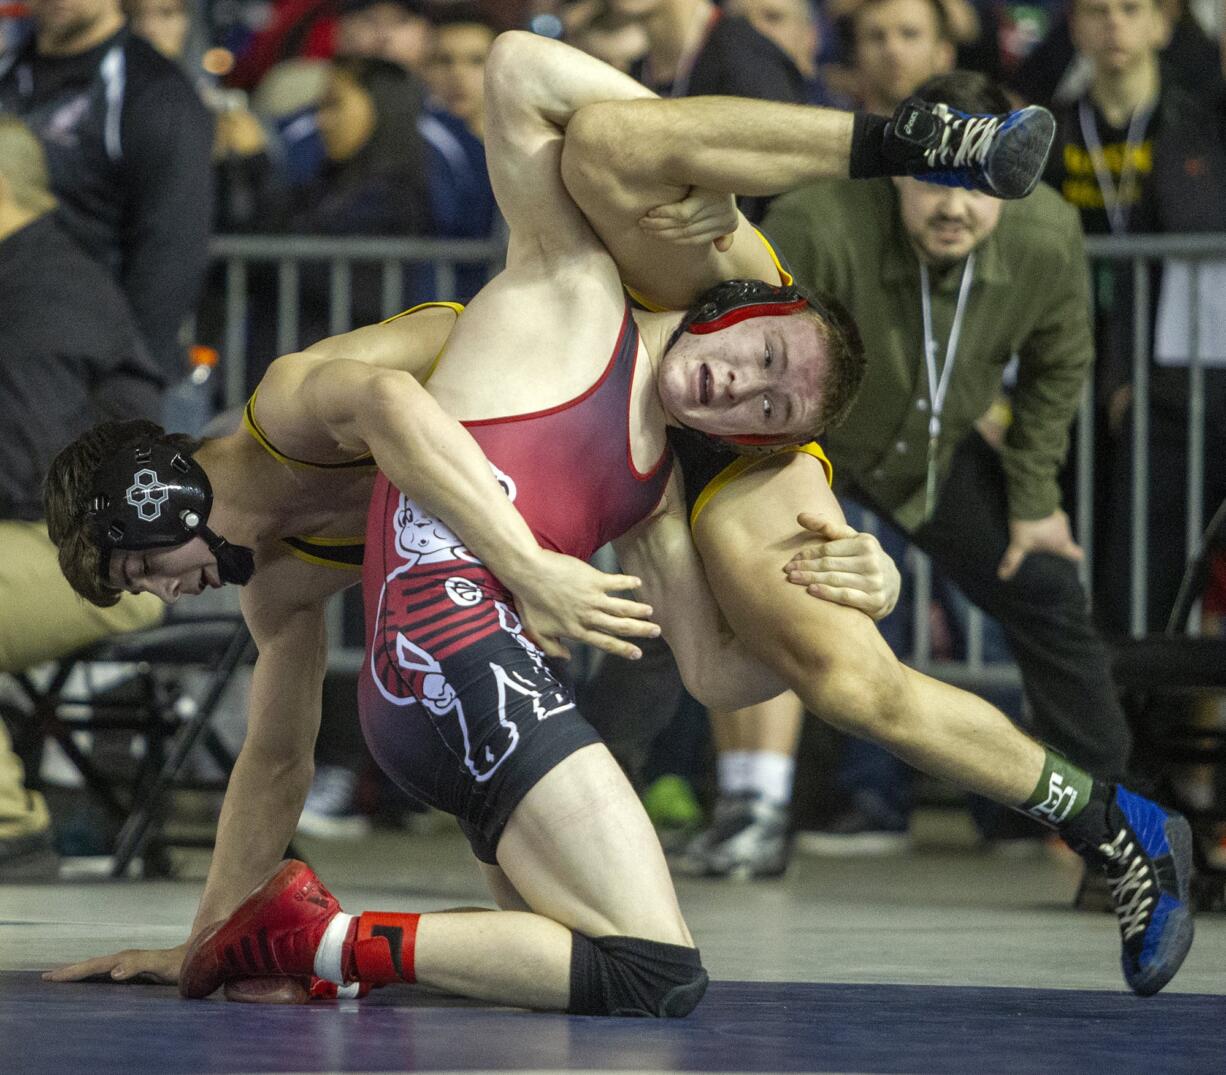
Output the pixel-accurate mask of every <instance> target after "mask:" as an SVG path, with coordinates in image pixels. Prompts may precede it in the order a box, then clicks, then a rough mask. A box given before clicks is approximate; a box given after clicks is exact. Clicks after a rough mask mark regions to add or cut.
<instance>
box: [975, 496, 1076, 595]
mask: <svg viewBox="0 0 1226 1075" xmlns="http://www.w3.org/2000/svg"><path fill="white" fill-rule="evenodd" d="M1032 552H1049V553H1052V554H1053V555H1054V556H1063V557H1064V558H1065V559H1066V560H1072V561H1073V563H1075V564H1077V563H1080V562H1081V560H1082V558H1083V557H1084V556H1085V553H1083V552H1082V551H1081V546H1080V545H1078V544H1077V542H1075V541H1074V540H1073V532H1072V531H1071V530H1070V529H1069V524H1068V516H1067V515H1066V514H1065V513H1064V512H1062V511H1060V510H1059V509H1058V508H1057V509H1056V510H1055V511H1053V512H1052V513H1051V514H1050V515H1045V516H1044V517H1043V518H1042V519H1010V520H1009V547H1008V548H1007V549H1005V555H1004V556H1003V557H1002V558H1001V561H1000V566H999V567H998V568H997V569H996V574H997V575H998V576H999V577H1000V578H1002V579H1004V580H1005V581H1008V580H1009V579H1011V578H1013V576H1014V575H1016V574H1017V569H1018V568H1019V567H1021V566H1022V561H1023V560H1025V559H1026V557H1027V555H1029V554H1030V553H1032Z"/></svg>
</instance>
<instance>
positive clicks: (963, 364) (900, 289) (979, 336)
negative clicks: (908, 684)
mask: <svg viewBox="0 0 1226 1075" xmlns="http://www.w3.org/2000/svg"><path fill="white" fill-rule="evenodd" d="M920 95H921V96H925V97H932V99H940V100H949V101H951V102H953V104H954V107H957V108H960V109H967V110H969V111H980V110H984V111H991V109H990V108H988V107H987V106H988V105H989V104H991V105H992V106H993V107H996V106H997V104H998V103H999V104H1002V105H1003V103H1004V101H1005V99H1004V97H1003V96H1002V95H1001V94H1000V91H999V90H997V89H996V87H995V86H993V85H992V84H991V83H990V82H989V81H988V80H987V79H986V78H984V77H982V76H979V75H972V74H969V73H965V72H960V73H955V74H953V75H947V76H939V77H938V78H935V79H933V80H931V81H930V82H929V83H927V84H926V86H925V87H922V88H921V91H920ZM763 229H764V231H765V232H766V234H767V235H768V236H769V237H770V239H771V240H772V242H773V243H774V244H775V246H776V248H777V249H778V251H779V252H780V254H781V255H782V257H783V258H784V259H785V261H786V262H787V263H788V266H789V268H790V269H791V270H792V272H793V273H794V275H795V277H796V280H797V282H798V283H800V284H801V285H803V286H805V287H809V288H812V289H815V290H817V291H819V292H823V293H827V294H831V295H833V296H835V297H836V298H838V299H839V300H840V301H841V302H843V303H844V304H845V305H847V307H848V308H849V309H850V310H851V312H852V314H853V316H854V317H855V319H856V321H857V323H858V324H859V326H860V330H861V333H862V335H863V337H864V344H865V350H866V353H867V355H868V372H867V375H866V377H865V381H864V385H863V387H862V389H861V391H860V394H859V397H858V399H857V402H856V403H855V405H854V407H853V409H852V411H851V413H850V415H849V416H848V419H847V421H846V422H845V423H844V424H843V425H842V426H840V427H839V428H838V429H835V430H831V431H829V432H827V434H826V435H825V438H824V440H823V446H824V447H825V449H826V451H827V453H828V454H829V456H830V458H831V460H832V461H833V463H834V472H835V481H836V489H837V491H838V492H839V494H840V496H843V495H850V496H851V497H852V498H854V499H856V500H858V501H859V502H860V503H862V504H864V505H865V506H866V507H868V508H870V509H871V510H873V511H875V512H876V513H877V514H879V515H880V516H881V517H882V518H883V519H885V520H886V521H887V522H889V523H892V524H894V525H895V526H897V527H898V528H899V529H901V530H902V531H904V532H905V533H906V534H907V535H908V537H909V538H910V539H911V541H913V542H914V544H916V545H917V546H919V547H920V548H921V549H923V550H924V551H925V552H927V553H928V554H929V555H930V556H931V557H932V559H933V561H934V565H935V566H936V567H938V568H939V569H940V570H941V571H942V572H943V573H944V574H945V576H946V577H948V578H949V579H951V580H952V581H953V582H955V583H956V584H957V585H958V586H960V587H961V588H962V590H963V591H964V592H965V594H966V595H967V597H969V598H970V600H971V601H972V602H974V603H975V604H977V605H978V606H979V607H980V608H981V609H983V611H984V612H986V613H988V614H989V615H990V616H992V617H994V618H995V619H997V620H998V621H999V622H1000V623H1001V624H1002V626H1003V627H1004V630H1005V634H1006V637H1007V639H1008V642H1009V644H1010V646H1011V648H1012V651H1013V654H1014V656H1015V658H1016V660H1017V662H1018V665H1019V666H1020V668H1021V672H1022V678H1023V683H1024V687H1025V691H1026V696H1027V698H1028V700H1029V702H1030V707H1031V711H1032V713H1033V722H1034V726H1033V731H1034V733H1035V734H1036V735H1037V736H1038V738H1039V739H1041V740H1043V741H1045V742H1047V743H1049V744H1051V745H1052V746H1054V747H1056V748H1057V749H1059V750H1061V751H1064V752H1065V753H1067V755H1068V756H1069V757H1070V758H1074V759H1076V760H1077V762H1078V763H1079V764H1081V765H1084V766H1085V767H1086V768H1088V769H1089V770H1090V771H1092V772H1094V773H1096V774H1098V775H1100V776H1102V777H1104V778H1109V779H1118V778H1119V777H1120V776H1121V775H1122V774H1123V772H1124V769H1125V766H1126V763H1127V760H1128V753H1129V748H1130V737H1129V732H1128V727H1127V724H1126V722H1125V719H1124V715H1123V713H1122V711H1121V709H1120V706H1119V703H1118V700H1117V698H1116V695H1115V691H1114V687H1113V684H1112V681H1111V677H1110V673H1109V668H1108V660H1107V654H1106V650H1105V648H1104V646H1103V644H1102V642H1101V641H1100V639H1099V638H1098V636H1097V635H1096V634H1095V632H1094V630H1093V628H1092V626H1091V624H1090V619H1089V615H1088V609H1087V602H1086V597H1085V593H1084V591H1083V589H1082V586H1081V583H1080V581H1079V579H1078V574H1077V567H1076V564H1077V562H1078V561H1079V560H1080V559H1081V556H1082V553H1081V550H1080V548H1078V546H1077V545H1076V543H1075V542H1074V540H1073V537H1072V534H1071V533H1070V529H1069V521H1068V517H1067V516H1066V515H1065V513H1064V512H1063V511H1062V510H1061V507H1060V490H1059V487H1058V484H1057V473H1058V471H1059V469H1060V466H1061V464H1062V463H1063V460H1064V457H1065V452H1066V449H1067V446H1068V429H1069V425H1070V422H1071V420H1072V418H1073V415H1074V412H1075V411H1076V408H1077V404H1078V401H1079V399H1080V397H1081V391H1082V386H1083V384H1084V382H1085V379H1086V376H1087V374H1088V372H1089V369H1090V365H1091V363H1092V361H1093V344H1092V337H1091V330H1090V322H1089V313H1088V311H1089V303H1088V297H1087V270H1086V261H1085V255H1084V252H1083V248H1082V231H1081V226H1080V222H1079V220H1078V219H1077V216H1076V213H1075V212H1071V211H1070V207H1069V206H1067V205H1065V204H1063V203H1062V201H1061V199H1060V197H1059V196H1058V195H1057V194H1056V193H1055V191H1053V190H1051V189H1050V188H1048V187H1045V186H1040V187H1039V188H1038V189H1037V190H1036V191H1035V192H1034V193H1033V194H1031V195H1030V196H1029V197H1028V198H1025V199H1023V200H1021V201H1017V202H1011V203H1008V204H1006V203H1003V202H1001V201H997V200H992V199H988V198H985V197H982V196H980V195H977V194H974V193H970V192H967V191H962V190H958V191H955V190H952V189H948V188H941V187H936V186H932V185H925V184H921V183H917V182H915V181H913V180H910V179H901V180H889V179H883V180H874V181H871V182H866V183H849V182H842V181H832V182H819V183H813V184H810V185H808V186H806V187H802V188H800V189H799V190H796V191H793V192H791V193H788V194H785V195H783V196H781V197H779V198H777V199H776V200H775V202H774V204H773V205H772V207H771V210H770V212H769V214H768V216H767V218H766V220H765V221H764V224H763ZM1014 355H1016V356H1017V357H1018V365H1017V379H1016V384H1015V386H1014V388H1013V393H1012V400H1011V402H1012V408H1011V409H1012V420H1011V422H1010V424H1009V425H1008V428H1007V430H1006V431H1005V433H1004V437H1003V443H1002V444H1001V445H1000V447H999V449H997V448H994V447H992V446H991V445H989V444H988V442H987V441H985V440H984V438H983V436H981V435H980V433H979V432H978V431H977V429H976V420H977V419H979V418H980V417H981V416H983V415H984V414H985V412H987V411H988V410H989V408H990V407H991V406H992V404H993V401H994V400H995V399H996V397H997V396H998V394H999V392H1000V388H1001V382H1002V375H1003V373H1004V371H1005V367H1006V366H1007V365H1008V364H1009V361H1010V359H1011V357H1012V356H1014ZM729 719H731V720H735V716H734V717H732V718H729ZM744 723H746V724H748V722H744ZM768 724H769V722H767V724H764V723H763V721H762V720H761V719H760V716H759V718H758V720H757V722H756V724H755V725H754V728H755V731H754V732H753V734H754V735H756V736H760V737H763V739H764V741H765V739H766V738H769V737H770V735H771V731H770V729H769V727H768V726H767V725H768ZM725 738H726V737H725ZM737 738H744V735H743V734H742V735H740V736H739V737H737ZM854 749H855V750H856V751H857V752H860V751H866V752H874V757H873V758H871V759H868V758H861V757H858V756H857V758H856V759H855V763H854V764H855V768H856V770H857V771H860V772H867V773H871V774H872V781H873V784H874V787H873V788H872V791H873V793H874V795H873V799H874V801H876V802H879V803H880V802H884V804H885V806H886V807H887V808H888V811H890V812H892V813H893V815H894V817H893V819H892V820H891V821H890V822H889V823H886V822H883V821H881V820H880V819H877V820H876V821H875V822H874V819H873V818H871V817H870V818H867V819H866V818H861V819H860V821H859V822H857V826H858V828H857V831H855V832H850V831H848V832H843V831H842V826H840V835H845V836H851V835H855V836H861V835H870V836H878V835H883V834H884V833H885V830H887V829H889V830H893V831H897V827H898V826H901V827H902V828H903V829H905V823H906V814H907V813H908V812H909V806H910V803H909V793H908V790H909V789H908V784H907V776H906V772H905V769H904V767H903V766H902V765H901V763H899V762H897V761H896V760H895V759H894V758H893V757H891V756H889V755H886V754H885V753H884V752H883V751H880V750H879V748H877V747H873V746H870V745H868V744H859V743H857V744H856V745H855V747H854ZM879 830H880V831H879ZM842 842H843V843H849V842H850V841H842ZM716 872H719V871H716Z"/></svg>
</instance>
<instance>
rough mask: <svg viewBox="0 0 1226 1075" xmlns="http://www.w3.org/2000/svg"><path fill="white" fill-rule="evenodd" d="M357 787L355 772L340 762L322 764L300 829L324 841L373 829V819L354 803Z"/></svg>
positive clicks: (341, 838)
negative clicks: (371, 827)
mask: <svg viewBox="0 0 1226 1075" xmlns="http://www.w3.org/2000/svg"><path fill="white" fill-rule="evenodd" d="M357 789H358V777H357V774H356V773H354V772H351V771H350V770H349V769H346V768H344V767H342V766H339V765H321V766H319V768H318V769H316V770H315V779H314V780H313V781H312V782H311V790H310V792H309V794H308V795H307V799H306V804H305V805H304V806H303V808H302V816H301V817H299V818H298V831H299V832H300V833H302V835H303V836H315V837H318V838H319V839H321V840H348V839H354V838H356V837H359V836H365V835H366V834H367V833H368V832H370V818H369V817H367V816H366V815H365V814H363V813H361V812H360V811H359V810H358V809H357V808H356V806H355V805H354V801H355V799H356V797H357Z"/></svg>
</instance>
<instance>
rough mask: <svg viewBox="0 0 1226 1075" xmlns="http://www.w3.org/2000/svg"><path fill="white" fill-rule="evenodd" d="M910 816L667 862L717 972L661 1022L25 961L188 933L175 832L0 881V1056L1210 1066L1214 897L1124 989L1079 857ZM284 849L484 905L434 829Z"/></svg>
mask: <svg viewBox="0 0 1226 1075" xmlns="http://www.w3.org/2000/svg"><path fill="white" fill-rule="evenodd" d="M918 830H919V831H918V833H917V847H916V849H915V850H913V851H912V852H910V853H907V854H901V855H895V856H890V857H885V858H877V859H839V860H836V859H819V858H814V857H809V856H806V855H797V856H796V858H795V859H794V861H793V864H792V867H791V869H790V870H789V872H788V874H787V876H786V877H785V878H784V879H782V880H778V881H765V882H756V883H730V882H714V881H700V880H689V879H679V880H678V889H679V892H680V896H681V903H682V907H683V908H684V909H685V912H686V916H687V919H688V921H689V923H690V927H691V930H692V931H693V933H694V936H695V939H696V941H697V943H698V944H699V946H700V948H701V950H702V953H703V959H704V962H705V964H706V966H707V968H708V970H709V971H710V973H711V978H712V985H711V988H710V990H709V992H708V993H707V996H706V999H705V1000H704V1001H703V1003H702V1004H701V1005H699V1007H698V1009H697V1010H696V1011H695V1012H694V1013H693V1014H692V1015H691V1016H690V1017H689V1018H687V1019H682V1020H673V1021H667V1022H664V1021H658V1022H657V1021H648V1020H630V1019H598V1018H590V1017H573V1016H563V1015H552V1014H541V1013H530V1012H525V1011H519V1010H514V1009H504V1008H492V1007H489V1006H486V1005H481V1004H474V1003H470V1002H467V1001H463V1000H458V999H455V998H449V997H441V996H438V995H435V994H431V993H429V992H427V991H425V990H422V989H419V988H416V987H412V986H402V987H389V988H386V989H383V990H379V991H377V992H376V993H375V994H373V995H372V996H370V997H368V998H366V999H365V1000H362V1001H341V1002H330V1003H327V1002H320V1003H314V1004H310V1005H307V1006H303V1007H263V1006H252V1005H239V1004H227V1003H226V1002H225V1001H223V1000H222V999H221V996H220V994H218V995H217V996H216V997H215V998H213V999H211V1000H209V1001H203V1002H201V1001H183V1000H180V999H179V997H178V994H177V993H176V992H175V990H174V989H173V988H170V987H164V986H149V985H115V984H74V985H53V984H49V983H45V982H43V981H41V980H40V978H39V976H38V972H39V971H40V970H43V969H45V968H47V967H49V966H52V965H55V964H57V963H62V962H68V961H71V960H75V959H78V958H83V957H85V956H87V955H95V954H101V953H103V952H107V951H112V950H115V949H119V948H124V947H130V946H140V947H154V946H160V945H172V944H175V943H178V941H180V940H181V939H182V937H183V935H184V932H185V929H186V926H187V924H188V923H189V922H190V920H191V917H192V913H193V911H194V908H195V903H196V898H197V895H198V893H199V888H200V882H201V880H202V877H203V870H204V867H205V860H204V858H203V857H202V856H200V855H198V854H196V853H188V854H185V855H181V856H180V857H179V861H180V863H181V867H182V869H181V875H182V876H181V878H180V879H176V880H173V881H122V882H113V881H79V882H73V883H68V882H61V883H59V884H56V885H28V886H19V885H8V886H2V887H0V1072H4V1073H13V1075H42V1073H48V1075H50V1073H54V1075H64V1073H66V1072H67V1073H72V1075H76V1073H78V1072H83V1073H89V1075H102V1073H105V1072H120V1071H122V1072H127V1073H137V1075H139V1073H145V1072H149V1073H159V1075H161V1073H178V1072H227V1073H230V1072H331V1071H336V1072H376V1071H378V1072H383V1071H431V1072H443V1071H517V1072H523V1071H562V1070H586V1071H635V1072H644V1071H746V1072H749V1071H752V1072H767V1071H811V1072H934V1073H936V1072H939V1073H955V1072H975V1073H983V1072H993V1073H994V1072H1044V1073H1047V1072H1050V1071H1053V1070H1059V1071H1070V1072H1105V1071H1110V1072H1111V1073H1112V1075H1119V1073H1130V1072H1138V1073H1140V1072H1145V1073H1154V1072H1195V1073H1198V1075H1199V1073H1208V1072H1220V1071H1222V1070H1223V1059H1222V1058H1223V1044H1222V1035H1223V1024H1224V1023H1226V914H1223V913H1222V912H1216V913H1211V914H1203V915H1201V916H1200V917H1199V918H1198V920H1197V937H1196V943H1195V945H1194V946H1193V949H1192V952H1191V954H1190V956H1189V957H1188V960H1187V962H1186V963H1185V964H1184V967H1183V969H1182V970H1181V971H1180V973H1179V975H1178V976H1177V977H1176V978H1175V980H1174V982H1173V983H1172V984H1171V985H1170V986H1168V987H1167V988H1166V989H1165V990H1164V991H1163V992H1162V993H1161V994H1159V995H1158V996H1156V997H1151V998H1144V999H1142V998H1138V997H1135V996H1133V995H1132V994H1131V993H1129V992H1128V990H1127V988H1126V987H1125V985H1124V983H1123V979H1122V977H1121V975H1120V971H1119V940H1118V936H1119V935H1118V932H1117V928H1116V922H1115V917H1114V915H1111V914H1109V913H1093V912H1087V911H1074V910H1073V909H1072V906H1071V904H1072V897H1073V894H1074V892H1075V890H1076V887H1077V882H1078V878H1079V875H1080V868H1079V865H1078V864H1077V863H1076V862H1074V861H1071V860H1070V859H1069V858H1067V857H1065V856H1063V855H1060V854H1056V853H1054V852H1051V851H1046V852H1040V853H1037V854H1031V855H1030V856H1029V857H1024V858H1018V857H1008V856H1004V855H1002V854H1000V853H988V852H984V851H982V850H979V849H978V848H976V847H975V846H974V845H973V842H972V841H971V840H970V838H969V837H967V836H966V835H965V834H963V833H961V832H960V830H959V826H958V824H957V821H956V819H953V820H950V819H949V817H948V816H947V815H943V816H942V818H940V819H938V820H936V821H932V820H929V821H928V822H927V823H925V822H924V821H923V820H922V819H921V822H920V824H919V826H918ZM925 830H927V831H925ZM300 851H301V852H302V853H303V854H305V855H306V856H308V857H309V858H310V860H311V862H312V865H314V866H315V868H316V870H317V871H318V873H319V875H320V877H321V878H322V879H323V881H324V882H325V884H327V885H328V887H329V888H330V889H331V890H332V891H333V892H334V893H335V894H336V895H337V896H338V897H339V898H340V900H341V902H342V904H343V905H344V906H345V908H346V910H348V911H351V912H353V911H360V910H367V909H370V910H418V911H425V910H438V909H441V908H444V907H448V906H454V905H459V904H473V903H488V900H487V899H486V897H485V894H484V892H483V889H482V885H481V881H480V878H479V876H478V873H477V869H476V867H475V866H474V865H473V863H472V860H471V857H470V856H469V853H468V849H467V844H466V843H465V842H464V841H463V839H462V838H461V837H460V836H459V835H458V833H457V832H454V831H453V830H451V829H450V828H449V827H448V828H446V829H444V830H443V831H441V832H436V833H434V834H432V835H407V834H403V833H392V832H377V833H375V834H373V835H372V836H370V837H368V838H366V839H363V840H359V841H353V842H350V843H331V842H329V843H325V842H316V841H311V842H308V841H303V842H302V844H301V847H300Z"/></svg>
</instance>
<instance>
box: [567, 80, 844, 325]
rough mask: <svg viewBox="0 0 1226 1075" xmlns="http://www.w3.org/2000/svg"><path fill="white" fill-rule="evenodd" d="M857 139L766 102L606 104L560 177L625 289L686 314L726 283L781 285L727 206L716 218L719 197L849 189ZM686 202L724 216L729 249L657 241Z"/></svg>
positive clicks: (823, 116)
mask: <svg viewBox="0 0 1226 1075" xmlns="http://www.w3.org/2000/svg"><path fill="white" fill-rule="evenodd" d="M851 130H852V117H851V115H850V114H849V113H843V112H836V111H832V110H829V109H822V108H812V107H804V106H799V105H787V104H779V103H776V102H769V101H748V100H742V99H740V98H731V97H696V98H689V99H685V100H669V101H636V100H610V101H606V102H603V103H600V104H593V105H588V106H585V107H584V108H583V109H582V110H580V111H579V112H578V113H577V114H576V115H575V117H574V119H573V120H572V121H571V123H570V124H569V125H568V127H567V130H566V147H565V151H564V155H563V177H564V179H565V182H566V186H567V189H568V190H569V191H570V193H571V196H572V197H573V198H574V199H575V201H576V203H577V204H578V205H579V207H580V208H581V209H582V210H583V212H584V215H585V216H586V217H587V219H588V221H589V223H590V224H591V225H592V227H593V228H594V229H595V231H596V233H597V234H598V235H599V236H600V237H601V239H602V241H603V242H604V244H605V246H606V247H607V248H608V250H609V252H610V253H611V254H612V255H613V258H614V260H615V261H616V262H617V265H618V268H619V269H620V270H621V273H622V278H623V279H624V280H625V281H626V282H627V283H628V284H629V285H630V286H631V287H633V288H635V289H636V290H638V291H639V292H641V293H643V294H644V295H646V296H647V297H649V298H650V299H651V300H652V301H653V302H656V303H659V304H660V305H662V306H667V307H673V308H685V307H686V306H688V305H690V304H691V303H692V302H693V300H694V298H695V297H696V296H697V295H698V294H699V293H700V292H701V291H703V290H704V289H706V288H708V287H710V286H711V285H713V284H716V283H718V282H720V281H721V280H729V279H739V278H745V279H760V280H766V281H767V282H769V283H778V282H779V279H780V278H779V272H778V268H777V266H776V265H775V262H774V260H773V258H772V257H771V255H770V253H769V252H768V251H767V249H766V247H765V246H764V244H763V243H762V242H761V241H760V240H759V239H758V238H757V236H756V235H754V234H753V232H752V229H751V228H750V226H749V224H748V222H747V221H746V220H745V218H744V217H743V216H742V215H740V214H739V213H737V212H736V211H735V206H734V205H733V203H732V200H731V197H728V199H727V202H726V205H725V206H723V207H720V206H719V204H718V200H716V201H715V202H714V203H713V202H712V199H713V198H714V194H715V193H716V192H722V193H723V194H724V195H728V196H730V195H732V194H742V195H753V194H776V193H779V192H781V191H784V190H790V189H792V188H793V187H796V186H799V185H801V184H802V183H805V182H809V181H811V180H813V179H818V178H826V177H846V175H847V172H848V161H849V155H850V149H851ZM699 195H701V197H700V196H699ZM687 196H693V197H694V200H695V201H698V202H702V203H703V204H704V205H705V206H707V207H710V206H711V205H712V204H714V205H715V208H716V209H719V210H720V212H719V213H718V214H716V215H717V216H719V217H720V223H719V224H718V226H717V227H716V229H715V234H726V233H728V232H733V233H734V239H735V241H734V242H733V243H732V244H731V246H729V247H727V248H718V249H717V247H716V246H715V245H713V244H712V243H710V242H707V243H703V244H702V245H679V244H678V242H677V241H676V240H677V238H678V235H677V234H676V233H675V232H673V233H669V232H666V231H657V230H652V229H653V228H665V227H673V226H674V221H672V220H671V219H670V217H669V215H668V214H670V213H673V209H672V208H671V207H676V206H678V205H683V204H685V203H684V202H683V199H686V198H687ZM653 211H654V212H655V214H664V215H663V216H659V215H649V214H653Z"/></svg>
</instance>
